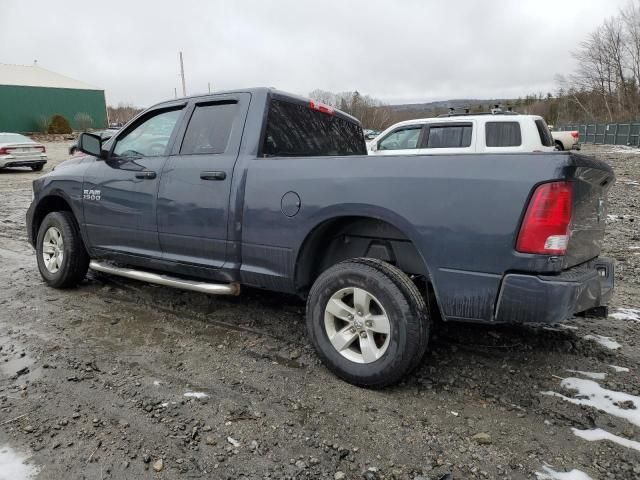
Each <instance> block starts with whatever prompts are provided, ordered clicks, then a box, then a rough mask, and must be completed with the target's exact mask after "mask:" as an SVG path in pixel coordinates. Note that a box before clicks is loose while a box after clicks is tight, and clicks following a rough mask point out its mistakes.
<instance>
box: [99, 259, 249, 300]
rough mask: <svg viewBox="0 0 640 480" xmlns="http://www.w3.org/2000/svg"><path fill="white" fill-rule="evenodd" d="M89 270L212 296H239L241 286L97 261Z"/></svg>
mask: <svg viewBox="0 0 640 480" xmlns="http://www.w3.org/2000/svg"><path fill="white" fill-rule="evenodd" d="M89 268H91V269H92V270H96V271H97V272H102V273H109V274H111V275H118V276H120V277H126V278H132V279H133V280H140V281H142V282H148V283H155V284H157V285H164V286H167V287H174V288H181V289H183V290H191V291H193V292H200V293H208V294H210V295H239V294H240V284H238V283H204V282H196V281H193V280H184V279H182V278H176V277H169V276H168V275H159V274H157V273H151V272H143V271H141V270H133V269H131V268H121V267H116V266H114V265H110V264H108V263H104V262H98V261H97V260H91V263H89Z"/></svg>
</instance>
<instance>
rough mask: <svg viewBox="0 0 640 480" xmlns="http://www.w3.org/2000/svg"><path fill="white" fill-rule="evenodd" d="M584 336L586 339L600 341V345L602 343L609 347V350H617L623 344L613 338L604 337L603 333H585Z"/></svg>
mask: <svg viewBox="0 0 640 480" xmlns="http://www.w3.org/2000/svg"><path fill="white" fill-rule="evenodd" d="M582 338H584V339H585V340H593V341H594V342H597V343H599V344H600V345H602V346H603V347H605V348H608V349H609V350H617V349H618V348H620V347H621V346H622V345H620V344H619V343H618V342H616V341H615V340H614V339H613V338H611V337H603V336H602V335H585V336H584V337H582Z"/></svg>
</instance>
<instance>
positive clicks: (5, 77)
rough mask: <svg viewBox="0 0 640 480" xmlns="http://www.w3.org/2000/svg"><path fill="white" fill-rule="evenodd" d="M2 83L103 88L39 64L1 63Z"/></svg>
mask: <svg viewBox="0 0 640 480" xmlns="http://www.w3.org/2000/svg"><path fill="white" fill-rule="evenodd" d="M0 85H17V86H25V87H48V88H73V89H76V90H102V88H98V87H94V86H93V85H89V84H87V83H84V82H81V81H80V80H74V79H73V78H69V77H65V76H64V75H60V74H59V73H55V72H52V71H50V70H47V69H45V68H42V67H40V66H38V65H11V64H7V63H0Z"/></svg>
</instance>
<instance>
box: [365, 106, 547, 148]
mask: <svg viewBox="0 0 640 480" xmlns="http://www.w3.org/2000/svg"><path fill="white" fill-rule="evenodd" d="M554 148H555V146H554V143H553V140H552V138H551V133H550V132H549V129H548V127H547V124H546V123H545V121H544V119H543V118H542V117H539V116H537V115H522V114H518V113H515V112H508V111H502V110H501V109H494V110H493V111H492V113H485V114H468V113H453V114H449V115H445V116H439V117H434V118H419V119H415V120H407V121H404V122H400V123H396V124H395V125H392V126H391V127H389V128H387V129H386V130H385V131H384V132H382V133H381V134H380V135H378V137H377V138H376V139H375V140H373V141H371V142H369V154H370V155H433V154H438V153H440V154H443V153H515V152H550V151H553V150H554Z"/></svg>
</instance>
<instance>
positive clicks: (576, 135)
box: [571, 132, 580, 140]
mask: <svg viewBox="0 0 640 480" xmlns="http://www.w3.org/2000/svg"><path fill="white" fill-rule="evenodd" d="M571 136H572V137H573V138H575V139H576V140H578V139H579V138H580V132H571Z"/></svg>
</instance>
